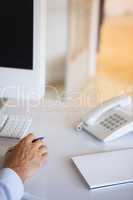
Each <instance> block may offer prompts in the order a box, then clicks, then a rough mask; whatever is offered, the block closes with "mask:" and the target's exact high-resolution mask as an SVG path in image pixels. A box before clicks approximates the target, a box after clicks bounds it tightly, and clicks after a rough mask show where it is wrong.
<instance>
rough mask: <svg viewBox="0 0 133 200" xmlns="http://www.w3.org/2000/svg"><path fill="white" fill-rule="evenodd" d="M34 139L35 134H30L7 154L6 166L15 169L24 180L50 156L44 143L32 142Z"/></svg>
mask: <svg viewBox="0 0 133 200" xmlns="http://www.w3.org/2000/svg"><path fill="white" fill-rule="evenodd" d="M34 139H35V138H34V136H33V134H29V135H28V136H27V137H25V138H24V139H22V140H21V141H20V143H19V144H17V145H16V146H15V147H14V148H13V149H12V150H9V151H8V152H7V154H6V158H5V163H4V167H6V168H10V169H12V170H14V171H15V172H16V173H17V174H18V175H19V176H20V178H21V179H22V181H25V180H26V179H27V178H29V177H30V176H32V175H33V174H34V173H35V172H36V171H37V170H38V169H39V167H40V166H41V165H42V164H43V162H44V161H46V160H47V157H48V152H47V147H46V146H45V145H44V143H43V142H42V141H40V140H38V141H36V142H32V141H33V140H34Z"/></svg>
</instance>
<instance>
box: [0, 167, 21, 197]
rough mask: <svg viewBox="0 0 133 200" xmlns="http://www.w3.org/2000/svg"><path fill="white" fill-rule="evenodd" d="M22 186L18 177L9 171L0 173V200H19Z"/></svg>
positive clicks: (4, 170)
mask: <svg viewBox="0 0 133 200" xmlns="http://www.w3.org/2000/svg"><path fill="white" fill-rule="evenodd" d="M23 194H24V186H23V183H22V181H21V179H20V178H19V176H18V175H17V174H16V173H15V172H14V171H13V170H11V169H9V168H5V169H2V170H1V171H0V200H20V199H21V198H22V196H23Z"/></svg>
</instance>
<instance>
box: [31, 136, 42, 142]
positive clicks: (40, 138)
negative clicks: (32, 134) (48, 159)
mask: <svg viewBox="0 0 133 200" xmlns="http://www.w3.org/2000/svg"><path fill="white" fill-rule="evenodd" d="M43 139H44V137H39V138H36V139H34V140H33V141H32V142H33V143H34V142H36V141H38V140H43Z"/></svg>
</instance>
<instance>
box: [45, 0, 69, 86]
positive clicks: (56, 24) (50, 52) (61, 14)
mask: <svg viewBox="0 0 133 200" xmlns="http://www.w3.org/2000/svg"><path fill="white" fill-rule="evenodd" d="M47 13H48V19H47V77H46V79H47V83H48V84H50V83H54V82H60V81H63V80H64V69H65V56H66V51H67V43H68V42H67V41H68V40H67V34H68V30H67V21H68V1H67V0H54V1H53V0H48V1H47Z"/></svg>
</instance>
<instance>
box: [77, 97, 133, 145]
mask: <svg viewBox="0 0 133 200" xmlns="http://www.w3.org/2000/svg"><path fill="white" fill-rule="evenodd" d="M130 105H132V98H131V97H129V96H120V97H115V98H113V99H111V100H109V101H106V102H104V103H103V104H101V105H100V106H98V107H97V108H95V109H93V110H92V111H91V112H90V113H89V114H88V116H87V117H86V118H85V119H84V120H83V121H82V122H81V123H80V125H78V126H77V127H76V129H77V131H81V130H85V131H87V132H88V133H90V134H92V135H94V136H95V137H96V138H98V139H100V140H102V141H104V142H108V141H111V140H113V139H116V138H118V137H120V136H123V135H125V134H126V133H129V132H130V131H133V116H131V115H130V114H129V113H128V112H126V107H129V106H130Z"/></svg>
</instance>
